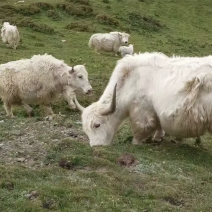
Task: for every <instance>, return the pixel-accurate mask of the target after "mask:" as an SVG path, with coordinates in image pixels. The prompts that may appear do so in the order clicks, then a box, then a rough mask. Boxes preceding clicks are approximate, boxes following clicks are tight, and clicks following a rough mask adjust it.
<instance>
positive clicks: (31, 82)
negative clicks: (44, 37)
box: [0, 54, 92, 116]
mask: <svg viewBox="0 0 212 212" xmlns="http://www.w3.org/2000/svg"><path fill="white" fill-rule="evenodd" d="M67 89H71V91H75V90H79V91H82V92H84V93H89V92H90V91H91V89H92V87H91V85H90V83H89V81H88V73H87V71H86V69H85V66H84V65H77V66H74V67H70V66H68V65H67V64H65V63H64V62H63V61H62V60H58V59H56V58H54V57H53V56H51V55H47V54H45V55H34V56H33V57H32V58H31V59H22V60H17V61H12V62H9V63H5V64H2V65H0V97H1V98H2V101H3V103H4V108H5V110H6V113H7V115H8V116H13V112H12V106H13V105H23V106H24V108H25V110H26V112H27V114H28V115H29V116H30V115H32V113H33V110H32V108H31V107H30V106H29V105H28V104H37V105H41V106H43V107H44V109H46V112H47V113H48V114H53V111H52V108H51V106H50V103H51V101H52V100H53V99H54V98H56V97H57V96H58V95H59V94H63V95H64V97H65V98H66V97H67V96H65V94H64V93H66V92H67V93H68V92H69V91H68V90H67ZM66 100H67V101H68V100H69V99H66ZM70 101H71V100H70Z"/></svg>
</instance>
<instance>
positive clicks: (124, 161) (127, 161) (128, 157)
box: [118, 153, 135, 166]
mask: <svg viewBox="0 0 212 212" xmlns="http://www.w3.org/2000/svg"><path fill="white" fill-rule="evenodd" d="M118 163H119V164H120V165H122V166H131V165H132V164H134V163H135V157H134V156H133V155H132V154H129V153H125V154H123V155H122V156H120V157H119V158H118Z"/></svg>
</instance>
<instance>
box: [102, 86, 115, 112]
mask: <svg viewBox="0 0 212 212" xmlns="http://www.w3.org/2000/svg"><path fill="white" fill-rule="evenodd" d="M116 87H117V83H116V84H115V87H114V90H113V96H112V101H111V104H110V105H109V107H107V108H105V109H104V110H103V111H102V112H101V115H103V116H106V115H109V114H110V113H114V112H115V110H116Z"/></svg>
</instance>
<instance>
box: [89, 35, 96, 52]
mask: <svg viewBox="0 0 212 212" xmlns="http://www.w3.org/2000/svg"><path fill="white" fill-rule="evenodd" d="M94 36H95V35H92V36H91V38H90V40H89V42H88V46H89V48H91V49H93V48H94V45H93V38H94Z"/></svg>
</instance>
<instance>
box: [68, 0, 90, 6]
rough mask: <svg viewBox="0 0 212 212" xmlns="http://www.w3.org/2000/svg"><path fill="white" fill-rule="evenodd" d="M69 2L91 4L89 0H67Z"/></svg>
mask: <svg viewBox="0 0 212 212" xmlns="http://www.w3.org/2000/svg"><path fill="white" fill-rule="evenodd" d="M66 1H67V2H73V3H79V4H84V5H90V3H89V0H66Z"/></svg>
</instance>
